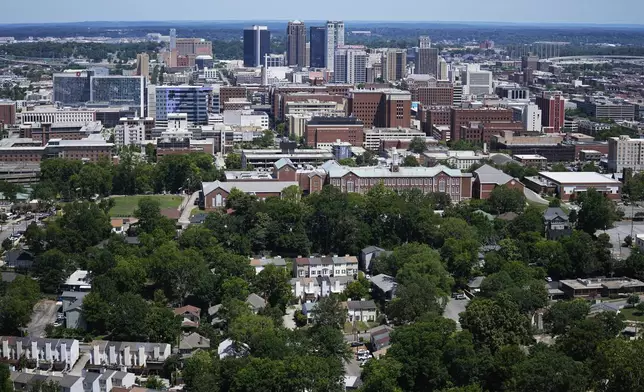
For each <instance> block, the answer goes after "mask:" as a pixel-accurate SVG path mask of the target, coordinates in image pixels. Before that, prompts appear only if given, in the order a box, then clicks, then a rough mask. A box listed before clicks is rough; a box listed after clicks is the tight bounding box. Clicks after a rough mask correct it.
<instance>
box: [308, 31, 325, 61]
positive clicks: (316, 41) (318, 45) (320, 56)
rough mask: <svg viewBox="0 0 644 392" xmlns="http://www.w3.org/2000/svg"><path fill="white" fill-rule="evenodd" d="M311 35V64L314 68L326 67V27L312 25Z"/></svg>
mask: <svg viewBox="0 0 644 392" xmlns="http://www.w3.org/2000/svg"><path fill="white" fill-rule="evenodd" d="M310 32H311V37H310V42H311V47H310V55H309V60H310V66H311V67H312V68H324V67H325V63H324V60H325V54H326V46H325V38H326V27H322V26H312V27H311V29H310Z"/></svg>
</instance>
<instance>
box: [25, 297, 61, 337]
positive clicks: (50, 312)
mask: <svg viewBox="0 0 644 392" xmlns="http://www.w3.org/2000/svg"><path fill="white" fill-rule="evenodd" d="M58 307H59V306H58V305H56V301H51V300H47V299H42V300H40V301H38V303H37V304H36V306H34V312H33V314H32V315H31V321H30V322H29V325H27V334H28V336H32V337H43V336H44V335H45V327H46V326H47V324H53V323H54V321H56V313H57V311H58Z"/></svg>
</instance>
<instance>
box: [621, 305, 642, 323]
mask: <svg viewBox="0 0 644 392" xmlns="http://www.w3.org/2000/svg"><path fill="white" fill-rule="evenodd" d="M620 313H621V314H623V315H624V317H626V320H631V321H644V314H642V313H640V312H639V310H637V309H634V308H624V309H622V310H621V312H620Z"/></svg>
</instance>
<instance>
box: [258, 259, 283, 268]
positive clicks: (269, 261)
mask: <svg viewBox="0 0 644 392" xmlns="http://www.w3.org/2000/svg"><path fill="white" fill-rule="evenodd" d="M271 264H272V265H274V266H277V267H285V266H286V260H285V259H283V258H281V257H275V258H273V259H267V258H264V257H262V258H261V259H250V265H252V266H253V267H265V266H267V265H271Z"/></svg>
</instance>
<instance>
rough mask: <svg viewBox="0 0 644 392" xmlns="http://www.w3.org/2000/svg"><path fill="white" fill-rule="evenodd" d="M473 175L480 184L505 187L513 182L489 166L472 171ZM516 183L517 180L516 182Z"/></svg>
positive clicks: (510, 177) (510, 178)
mask: <svg viewBox="0 0 644 392" xmlns="http://www.w3.org/2000/svg"><path fill="white" fill-rule="evenodd" d="M474 174H475V175H476V177H477V178H478V179H479V182H481V183H482V184H496V185H505V184H507V183H508V182H510V181H512V180H514V178H513V177H512V176H509V175H507V174H505V173H504V172H503V171H501V170H499V169H495V168H493V167H492V166H490V165H483V166H481V167H479V168H478V169H476V170H474ZM516 181H518V180H516Z"/></svg>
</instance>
